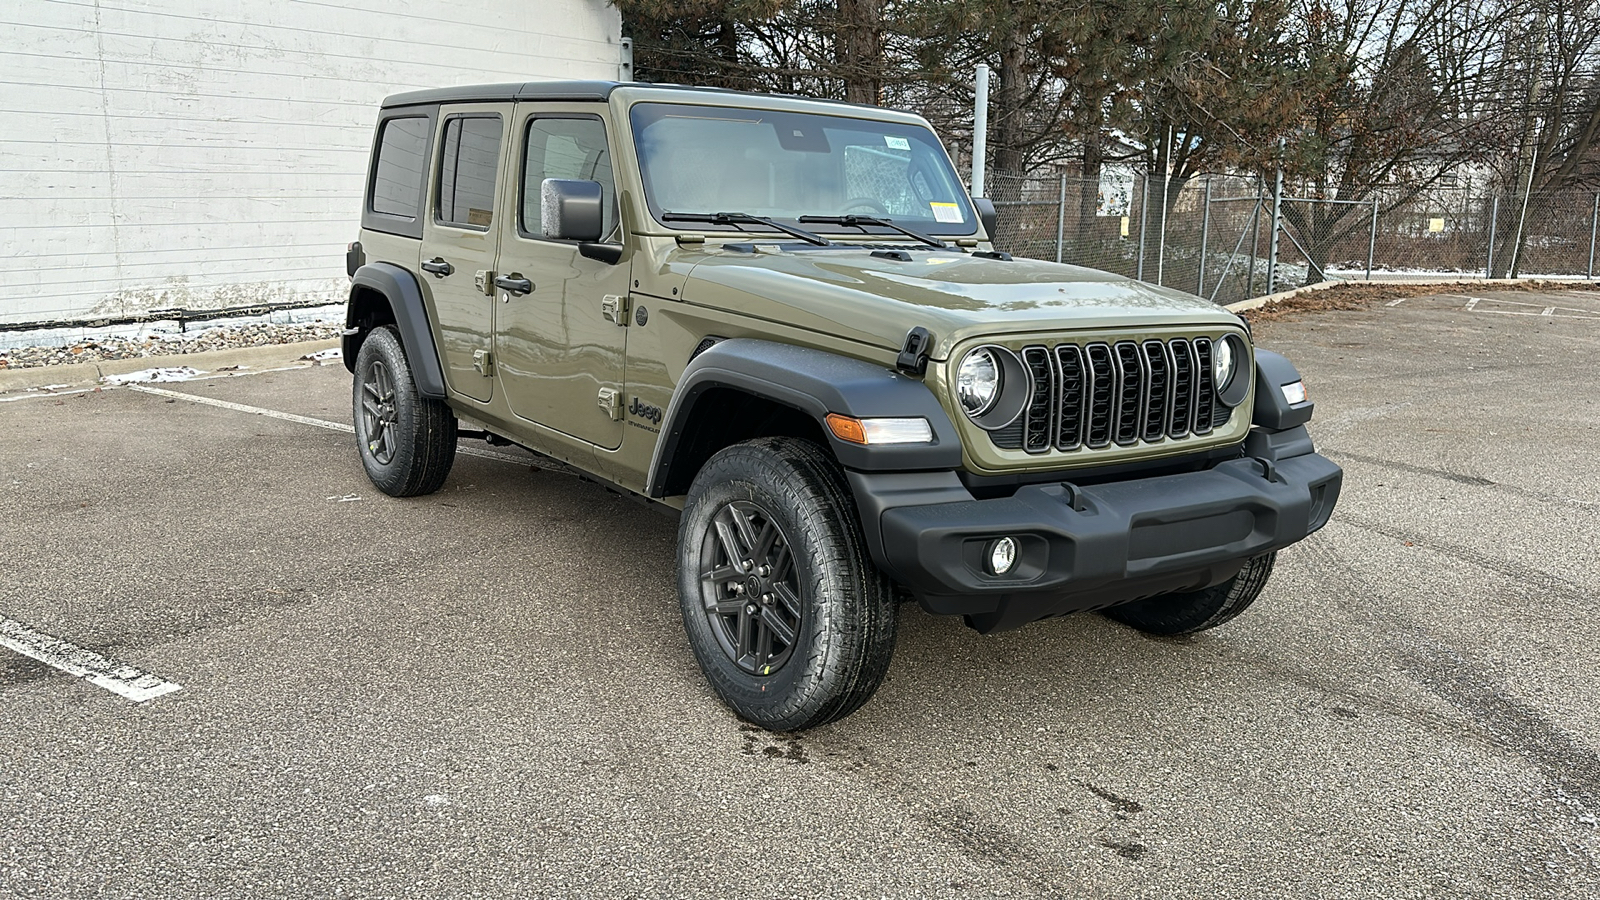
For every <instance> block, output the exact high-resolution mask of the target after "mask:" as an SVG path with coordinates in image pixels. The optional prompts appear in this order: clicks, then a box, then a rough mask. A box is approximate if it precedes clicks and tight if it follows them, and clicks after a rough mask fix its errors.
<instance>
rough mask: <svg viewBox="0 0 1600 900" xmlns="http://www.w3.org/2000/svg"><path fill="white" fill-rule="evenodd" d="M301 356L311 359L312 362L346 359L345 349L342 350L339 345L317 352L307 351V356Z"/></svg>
mask: <svg viewBox="0 0 1600 900" xmlns="http://www.w3.org/2000/svg"><path fill="white" fill-rule="evenodd" d="M300 358H301V359H309V360H311V361H312V362H326V361H327V360H331V359H344V351H343V350H340V349H339V348H338V347H329V348H328V349H326V350H318V351H317V352H315V353H307V354H306V355H305V356H302V357H300Z"/></svg>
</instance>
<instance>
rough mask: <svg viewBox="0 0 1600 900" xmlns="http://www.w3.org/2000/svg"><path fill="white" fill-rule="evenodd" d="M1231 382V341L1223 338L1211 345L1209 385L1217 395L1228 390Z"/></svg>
mask: <svg viewBox="0 0 1600 900" xmlns="http://www.w3.org/2000/svg"><path fill="white" fill-rule="evenodd" d="M1232 381H1233V341H1231V340H1229V339H1228V338H1226V337H1224V338H1223V339H1222V340H1220V341H1217V342H1216V343H1214V344H1212V345H1211V383H1212V384H1214V385H1216V386H1217V393H1219V394H1220V393H1222V392H1223V391H1225V390H1227V389H1228V385H1229V383H1231V382H1232Z"/></svg>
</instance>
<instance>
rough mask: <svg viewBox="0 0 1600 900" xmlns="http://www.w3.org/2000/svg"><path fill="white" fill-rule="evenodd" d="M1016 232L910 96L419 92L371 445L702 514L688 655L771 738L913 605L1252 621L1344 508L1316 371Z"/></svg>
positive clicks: (370, 268) (386, 118)
mask: <svg viewBox="0 0 1600 900" xmlns="http://www.w3.org/2000/svg"><path fill="white" fill-rule="evenodd" d="M994 215H995V213H994V206H993V205H992V204H991V203H989V202H988V201H987V200H984V199H982V198H978V199H973V198H971V197H969V196H967V195H966V193H965V191H964V189H963V187H962V184H961V182H960V180H959V179H958V177H957V175H956V172H955V170H954V169H953V167H952V166H951V163H950V159H949V157H948V156H947V155H946V153H945V151H944V149H943V147H942V146H941V145H940V143H939V140H938V138H937V137H935V136H934V134H933V131H932V130H931V129H930V128H929V126H928V124H927V122H926V121H924V120H923V119H921V118H920V117H918V116H915V115H910V114H907V113H902V112H895V111H892V110H885V109H877V108H870V107H861V106H852V105H846V104H841V103H832V102H826V101H818V100H807V99H801V98H796V97H778V96H761V95H751V94H741V93H734V92H728V91H719V90H704V89H696V88H685V87H666V86H652V85H644V84H612V83H601V82H535V83H528V84H500V85H481V86H472V87H459V88H447V89H440V90H427V91H417V92H413V93H405V94H398V95H395V96H393V97H390V98H388V99H387V100H386V101H385V102H384V104H383V108H382V110H381V112H380V113H379V116H378V124H377V130H376V136H375V139H374V141H373V146H372V156H371V165H370V169H369V172H368V178H367V187H366V202H365V206H364V209H363V211H362V218H361V236H360V240H359V242H357V243H355V244H352V245H351V247H350V253H349V258H348V259H347V264H348V267H349V272H350V275H351V277H352V282H353V285H352V288H351V292H350V304H349V311H348V318H347V321H346V329H345V332H344V358H345V363H346V365H347V366H348V367H349V368H350V370H351V372H352V373H354V376H355V379H354V382H355V383H354V390H353V399H354V416H355V429H356V437H357V442H358V444H359V446H360V452H361V460H362V462H363V464H364V465H365V467H366V471H367V473H368V475H370V476H371V478H372V481H373V483H374V484H376V485H377V486H378V488H379V489H380V490H382V491H384V492H385V493H388V494H391V495H393V496H397V497H405V496H414V495H418V494H426V493H428V492H430V491H434V490H437V489H438V488H439V487H440V485H442V484H443V483H444V481H445V478H446V476H447V475H448V474H449V472H450V466H451V463H452V461H453V459H454V455H455V449H456V441H457V439H458V437H460V436H462V435H475V436H477V437H482V438H485V439H488V440H490V441H492V442H510V443H514V444H517V445H520V446H522V447H525V448H527V449H529V450H531V451H533V452H535V453H538V454H541V455H544V456H547V457H553V458H555V459H558V460H561V461H562V462H564V463H566V464H568V465H570V466H572V467H574V468H576V469H579V470H581V471H583V472H585V473H587V474H589V475H591V476H593V477H594V478H595V479H597V480H600V481H602V482H603V483H606V484H609V485H611V486H614V487H615V488H616V489H619V490H621V491H624V492H628V493H631V494H635V495H638V496H640V497H643V498H648V499H649V500H650V501H653V502H656V503H659V504H663V505H664V506H665V507H670V508H672V509H675V510H679V511H680V520H679V530H678V591H679V595H680V598H681V602H682V606H683V621H684V626H685V628H686V629H687V631H688V635H689V641H690V643H691V644H692V645H693V648H694V652H695V654H696V656H697V657H698V659H699V661H700V665H701V666H702V668H703V669H704V671H705V675H706V678H707V679H708V681H709V682H710V684H711V686H712V688H713V689H714V690H715V691H716V692H717V694H718V695H720V696H721V697H722V699H723V700H724V701H725V702H726V703H727V704H728V705H729V706H730V707H732V708H733V710H734V711H735V712H737V713H738V714H739V715H740V716H742V717H744V718H745V719H747V720H749V721H751V722H754V723H757V724H759V725H762V726H765V727H767V728H770V729H774V730H794V729H801V728H807V727H811V726H815V725H819V724H822V723H824V722H828V721H831V720H834V719H838V718H840V717H842V716H845V715H847V714H849V713H850V712H852V711H853V710H855V709H857V708H858V707H860V706H861V704H863V703H865V702H866V701H867V699H868V698H870V697H871V696H872V694H873V691H874V690H875V689H876V688H877V686H878V685H879V683H880V682H881V681H882V679H883V677H884V674H885V672H886V670H887V668H888V665H889V659H890V657H891V656H892V654H893V650H894V641H895V617H896V606H897V601H898V600H899V599H901V598H902V597H914V598H915V599H916V600H917V602H919V603H920V604H921V605H922V607H923V608H924V609H926V610H928V611H929V612H933V613H941V614H949V615H960V616H964V617H965V618H966V621H967V623H968V624H970V625H971V626H972V627H973V628H975V629H977V630H978V631H980V632H991V631H996V630H1000V629H1006V628H1015V627H1018V626H1021V625H1024V624H1026V623H1029V622H1033V621H1035V620H1038V619H1042V618H1045V617H1048V616H1058V615H1063V614H1066V613H1072V612H1079V611H1083V610H1092V609H1103V610H1105V612H1106V614H1107V615H1109V616H1111V617H1113V618H1115V619H1117V620H1119V621H1122V622H1125V623H1127V624H1129V625H1131V626H1133V627H1135V628H1138V629H1141V630H1143V631H1146V632H1150V633H1154V634H1182V633H1186V632H1193V631H1198V630H1200V629H1204V628H1210V627H1212V626H1215V625H1219V624H1221V623H1223V622H1226V621H1228V620H1229V619H1231V618H1233V617H1234V616H1235V615H1238V614H1239V612H1240V611H1242V610H1243V609H1244V608H1245V607H1246V606H1248V605H1249V604H1250V603H1251V601H1253V600H1254V599H1255V598H1256V596H1257V595H1258V594H1260V593H1261V590H1262V587H1263V586H1264V585H1265V583H1266V580H1267V576H1268V575H1269V573H1270V572H1271V571H1272V562H1273V556H1274V553H1275V551H1277V550H1278V549H1280V548H1282V547H1286V546H1288V545H1289V544H1292V543H1294V542H1296V541H1298V540H1300V539H1301V538H1304V537H1305V536H1306V535H1308V534H1310V533H1311V532H1313V531H1315V530H1317V529H1318V528H1320V527H1322V525H1323V524H1324V523H1326V522H1327V521H1328V516H1329V515H1330V513H1331V512H1332V511H1333V507H1334V503H1335V502H1336V501H1337V499H1338V495H1339V487H1340V481H1341V477H1342V473H1341V471H1340V469H1339V467H1338V466H1336V465H1334V464H1333V463H1331V462H1329V461H1328V460H1327V459H1325V458H1324V457H1322V456H1319V455H1317V454H1316V453H1314V452H1313V449H1312V444H1311V439H1310V438H1309V437H1308V436H1307V434H1306V429H1305V425H1306V422H1307V421H1308V420H1309V419H1310V418H1311V410H1312V404H1311V402H1310V401H1309V400H1307V399H1306V393H1305V387H1304V385H1303V383H1302V382H1301V379H1300V375H1299V374H1298V373H1297V372H1296V371H1295V369H1294V367H1293V366H1292V365H1290V364H1289V362H1288V361H1287V360H1286V359H1284V358H1283V357H1281V356H1278V355H1276V354H1273V353H1268V352H1265V351H1261V350H1254V349H1253V348H1252V346H1251V339H1250V332H1249V329H1248V328H1247V327H1246V325H1245V324H1244V323H1243V322H1242V321H1241V320H1240V319H1239V318H1238V317H1237V316H1235V315H1233V314H1232V313H1229V312H1227V311H1226V310H1223V309H1220V308H1218V307H1216V306H1214V305H1212V304H1210V303H1207V302H1205V301H1204V300H1201V299H1199V298H1197V297H1193V296H1190V295H1187V294H1183V293H1179V292H1177V291H1173V290H1168V289H1163V288H1159V287H1152V286H1150V285H1147V284H1142V283H1139V282H1136V281H1131V280H1129V279H1126V278H1122V277H1119V276H1115V275H1110V274H1106V273H1104V272H1097V271H1092V270H1089V269H1083V268H1078V267H1075V266H1066V265H1059V264H1053V263H1045V262H1036V261H1032V260H1024V259H1013V258H1012V257H1011V256H1009V255H1007V254H1005V253H998V252H995V250H994V249H993V247H992V245H991V244H990V242H989V236H990V235H992V234H993V233H994Z"/></svg>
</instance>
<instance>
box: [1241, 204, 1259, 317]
mask: <svg viewBox="0 0 1600 900" xmlns="http://www.w3.org/2000/svg"><path fill="white" fill-rule="evenodd" d="M1260 249H1261V185H1259V184H1258V185H1256V205H1255V206H1253V207H1251V208H1250V271H1249V272H1248V273H1246V275H1245V278H1244V295H1245V296H1246V297H1254V296H1255V295H1256V251H1257V250H1260Z"/></svg>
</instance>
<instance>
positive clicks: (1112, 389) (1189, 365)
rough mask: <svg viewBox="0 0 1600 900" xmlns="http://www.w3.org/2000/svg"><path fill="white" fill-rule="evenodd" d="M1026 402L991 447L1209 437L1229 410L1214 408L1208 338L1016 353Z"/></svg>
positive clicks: (1072, 446)
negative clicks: (1028, 386) (1025, 379)
mask: <svg viewBox="0 0 1600 900" xmlns="http://www.w3.org/2000/svg"><path fill="white" fill-rule="evenodd" d="M1018 356H1020V357H1021V359H1022V363H1023V367H1024V368H1025V369H1026V370H1027V372H1028V376H1029V377H1030V378H1031V379H1032V380H1033V396H1032V399H1031V400H1030V402H1029V404H1028V406H1027V408H1025V409H1024V410H1023V411H1022V414H1021V415H1019V416H1018V417H1017V419H1016V421H1015V422H1012V423H1011V424H1010V425H1008V426H1006V427H1005V428H1001V429H997V430H995V431H993V432H990V437H991V438H992V439H993V440H994V443H995V446H997V447H1001V448H1003V449H1007V450H1027V451H1028V452H1029V453H1044V452H1047V451H1049V450H1060V451H1071V450H1080V449H1085V448H1087V449H1089V450H1098V449H1100V448H1102V447H1109V446H1111V445H1112V444H1117V445H1119V446H1123V447H1131V446H1134V445H1136V444H1139V443H1140V442H1144V443H1156V442H1159V441H1164V440H1169V439H1175V438H1184V437H1190V436H1201V435H1206V434H1210V433H1211V431H1212V429H1214V428H1219V427H1221V426H1222V425H1224V424H1225V423H1226V422H1227V421H1228V418H1229V417H1230V416H1231V415H1232V413H1233V410H1232V409H1230V408H1228V407H1227V406H1225V405H1223V404H1221V403H1219V402H1217V399H1216V390H1215V388H1214V386H1213V384H1212V378H1211V340H1210V339H1209V338H1203V337H1201V338H1172V339H1170V340H1165V341H1162V340H1155V339H1151V340H1145V341H1117V342H1115V343H1099V342H1096V343H1091V344H1082V345H1080V344H1057V345H1056V346H1054V347H1040V346H1030V347H1024V348H1022V350H1021V351H1020V352H1019V353H1018Z"/></svg>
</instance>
